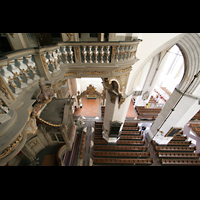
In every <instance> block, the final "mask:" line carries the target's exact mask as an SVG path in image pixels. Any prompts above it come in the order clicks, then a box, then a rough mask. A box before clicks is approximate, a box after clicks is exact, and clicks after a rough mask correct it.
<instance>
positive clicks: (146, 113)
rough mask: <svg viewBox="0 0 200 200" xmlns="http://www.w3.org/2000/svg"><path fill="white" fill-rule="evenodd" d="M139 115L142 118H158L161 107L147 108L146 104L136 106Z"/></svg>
mask: <svg viewBox="0 0 200 200" xmlns="http://www.w3.org/2000/svg"><path fill="white" fill-rule="evenodd" d="M135 110H136V112H137V115H138V116H137V117H138V118H140V119H156V118H157V116H158V114H159V113H160V111H161V108H145V107H144V106H136V107H135Z"/></svg>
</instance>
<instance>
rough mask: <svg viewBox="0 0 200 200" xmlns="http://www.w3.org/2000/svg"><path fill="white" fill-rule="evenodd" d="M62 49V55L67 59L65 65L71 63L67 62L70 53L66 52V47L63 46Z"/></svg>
mask: <svg viewBox="0 0 200 200" xmlns="http://www.w3.org/2000/svg"><path fill="white" fill-rule="evenodd" d="M61 48H62V54H63V56H64V58H65V63H69V62H68V60H67V55H68V53H67V51H66V46H62V47H61Z"/></svg>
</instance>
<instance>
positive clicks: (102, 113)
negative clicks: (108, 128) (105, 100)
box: [101, 106, 105, 117]
mask: <svg viewBox="0 0 200 200" xmlns="http://www.w3.org/2000/svg"><path fill="white" fill-rule="evenodd" d="M104 114H105V106H101V117H104Z"/></svg>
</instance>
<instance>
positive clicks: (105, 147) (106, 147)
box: [94, 145, 148, 152]
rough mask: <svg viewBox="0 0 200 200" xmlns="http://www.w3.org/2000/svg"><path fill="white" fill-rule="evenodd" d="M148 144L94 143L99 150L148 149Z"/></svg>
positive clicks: (95, 148)
mask: <svg viewBox="0 0 200 200" xmlns="http://www.w3.org/2000/svg"><path fill="white" fill-rule="evenodd" d="M147 148H148V147H147V146H120V145H94V150H99V151H139V152H140V151H146V150H147Z"/></svg>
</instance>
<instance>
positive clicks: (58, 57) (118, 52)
mask: <svg viewBox="0 0 200 200" xmlns="http://www.w3.org/2000/svg"><path fill="white" fill-rule="evenodd" d="M140 41H141V40H134V41H131V42H127V41H119V42H118V41H117V42H116V41H108V42H83V41H81V42H69V41H67V42H61V43H57V44H55V45H49V46H42V47H31V48H26V49H18V50H15V51H10V52H6V53H3V54H1V55H0V101H1V104H2V106H3V107H7V108H8V109H9V110H14V111H15V110H16V111H17V110H18V111H19V112H20V113H21V112H22V109H21V107H20V106H21V105H23V104H26V105H27V106H29V107H27V108H26V109H28V110H26V113H27V112H29V111H31V105H32V103H33V102H34V100H32V99H31V95H32V94H33V93H34V91H35V90H36V88H37V87H36V84H37V82H38V80H39V79H42V80H50V79H51V81H50V82H51V83H52V81H55V80H56V79H58V80H59V81H55V84H54V82H53V84H54V85H55V87H59V86H60V85H61V83H62V76H63V77H66V76H71V75H73V74H75V75H76V74H78V73H79V72H80V73H82V74H83V76H84V75H85V76H91V75H94V76H107V75H108V72H110V75H113V74H112V73H111V72H112V70H113V69H114V70H116V68H117V67H119V66H122V68H123V69H121V68H120V69H118V70H116V73H118V74H119V73H127V71H129V70H131V67H130V66H131V65H133V64H134V63H135V62H136V60H137V59H136V51H137V46H138V44H139V42H140ZM85 67H87V68H90V70H89V69H87V71H84V68H85ZM65 68H66V70H65ZM80 69H82V70H80ZM105 69H107V71H106V72H105V71H102V70H105ZM70 70H71V71H70ZM78 70H79V71H78ZM92 70H93V71H92ZM109 70H110V71H109ZM61 72H62V73H61ZM75 75H74V76H75ZM57 77H58V78H57ZM27 94H28V98H25V96H24V95H27ZM29 114H30V113H29ZM28 117H29V116H28V115H27V119H28ZM24 121H25V120H23V121H22V122H21V124H20V126H19V125H18V127H24V126H25V124H24ZM51 125H52V124H51ZM54 126H58V125H54ZM12 127H14V123H12V125H10V128H11V129H12ZM10 128H9V129H10ZM73 128H74V127H73ZM0 129H1V130H0V132H1V131H4V129H5V127H4V126H0ZM2 129H3V130H2ZM22 131H23V130H22V128H21V129H20V130H19V131H18V132H17V133H15V132H14V130H13V129H12V131H11V132H10V133H9V134H10V135H13V136H15V134H18V135H19V134H20V133H21V132H22ZM71 134H72V131H71ZM71 134H70V136H69V139H70V137H71V136H72V135H71ZM14 139H15V138H14V137H13V140H12V139H11V138H9V140H8V139H6V140H5V141H4V142H5V145H4V146H6V145H7V146H9V144H11V143H12V142H13V141H14ZM4 146H2V148H1V149H0V150H4Z"/></svg>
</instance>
